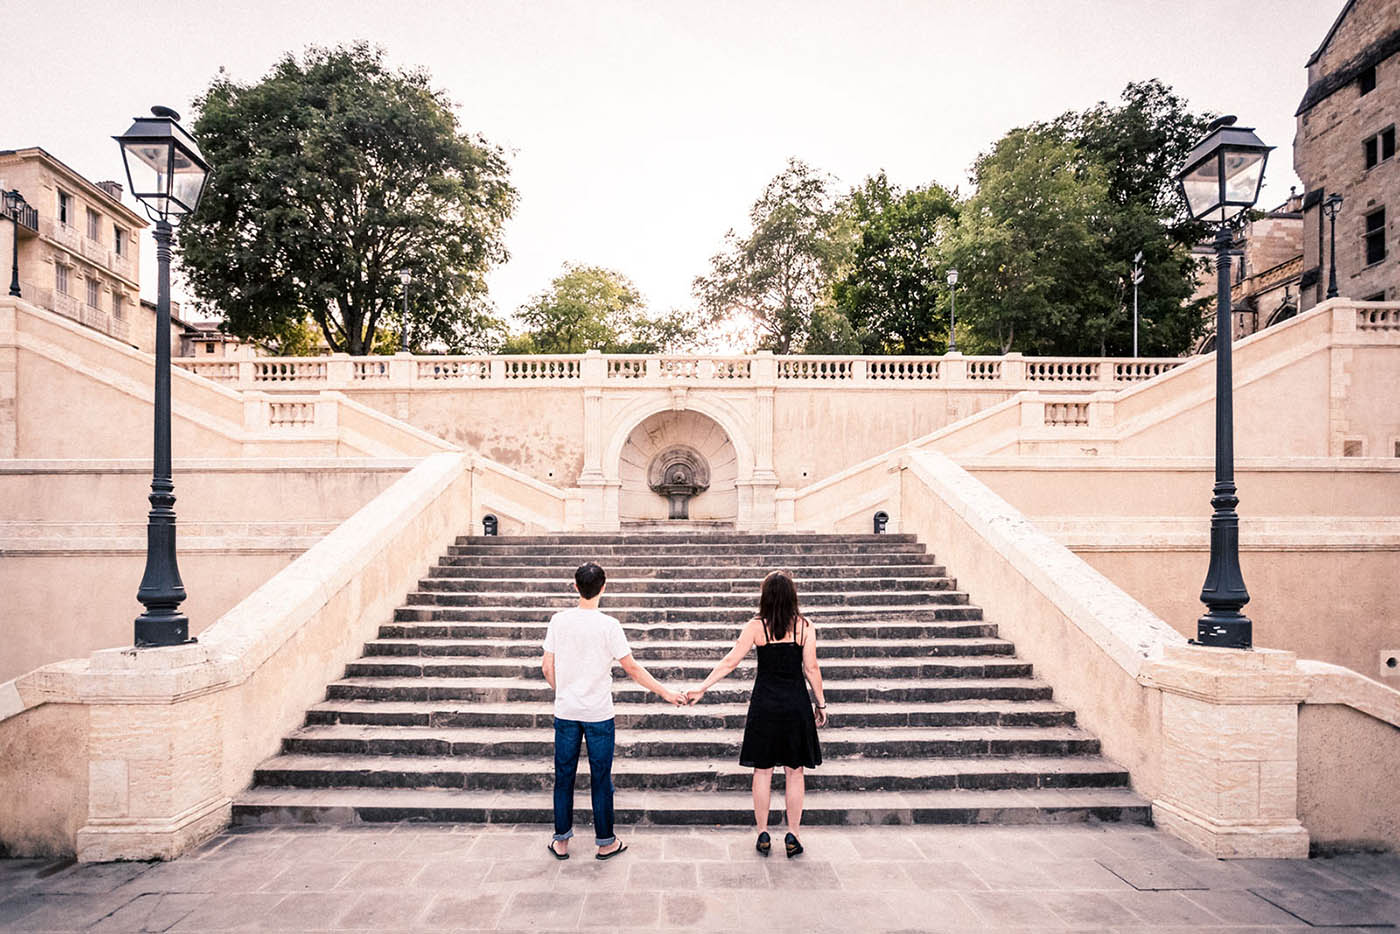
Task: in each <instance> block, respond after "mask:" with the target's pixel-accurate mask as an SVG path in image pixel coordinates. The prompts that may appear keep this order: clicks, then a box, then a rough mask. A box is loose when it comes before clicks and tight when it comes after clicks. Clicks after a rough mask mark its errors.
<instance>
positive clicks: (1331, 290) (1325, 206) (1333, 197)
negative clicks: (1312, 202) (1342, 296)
mask: <svg viewBox="0 0 1400 934" xmlns="http://www.w3.org/2000/svg"><path fill="white" fill-rule="evenodd" d="M1341 209H1342V196H1341V195H1339V194H1337V193H1336V192H1335V191H1334V192H1332V194H1330V195H1328V196H1327V200H1326V201H1324V202H1322V210H1323V211H1325V212H1326V214H1327V219H1328V220H1329V221H1331V223H1332V261H1331V263H1330V264H1329V266H1330V268H1329V269H1328V271H1327V297H1328V298H1336V297H1337V212H1338V211H1340V210H1341Z"/></svg>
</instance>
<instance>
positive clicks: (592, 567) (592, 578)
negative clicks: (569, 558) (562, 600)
mask: <svg viewBox="0 0 1400 934" xmlns="http://www.w3.org/2000/svg"><path fill="white" fill-rule="evenodd" d="M607 579H608V575H607V574H605V573H603V569H602V568H600V567H598V565H596V564H594V563H593V562H592V561H590V562H588V563H587V564H585V565H583V566H582V567H580V568H579V569H578V570H577V571H575V572H574V584H575V585H576V586H577V587H578V595H579V596H580V597H582V598H583V599H585V600H592V599H593V598H594V597H596V596H598V592H599V591H601V590H602V589H603V584H604V583H606V582H607Z"/></svg>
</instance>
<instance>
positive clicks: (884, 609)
mask: <svg viewBox="0 0 1400 934" xmlns="http://www.w3.org/2000/svg"><path fill="white" fill-rule="evenodd" d="M555 609H557V608H554V607H550V608H545V609H540V608H533V609H532V608H530V607H519V606H443V605H441V604H436V603H413V604H406V605H404V606H401V607H399V608H398V609H397V610H396V611H395V613H394V617H395V619H397V620H399V621H401V622H403V621H409V620H420V621H421V620H440V621H455V622H464V623H468V622H491V621H494V620H511V621H519V622H539V620H540V617H541V615H542V614H543V615H545V616H546V618H547V617H548V615H549V614H550V613H552V612H554V610H555ZM607 612H608V615H609V616H612V617H615V618H616V619H617V621H618V622H620V623H624V624H626V623H628V622H675V623H678V622H691V621H695V622H716V621H720V620H723V621H726V622H727V621H731V620H732V621H747V620H748V619H750V618H751V617H752V616H753V608H752V607H718V608H713V609H711V608H706V607H675V608H671V607H658V606H655V605H652V606H648V607H608V611H607ZM802 615H804V616H806V617H807V618H808V619H809V620H811V621H812V622H813V623H816V624H818V625H820V624H821V623H823V622H826V621H828V620H831V621H837V622H845V621H856V620H860V621H865V622H878V621H880V620H885V621H888V622H893V621H895V620H944V619H981V617H982V610H981V608H979V607H975V606H969V605H968V604H966V603H948V604H937V605H933V606H930V605H928V604H916V605H914V606H864V607H845V606H838V607H827V606H818V607H804V608H803V610H802Z"/></svg>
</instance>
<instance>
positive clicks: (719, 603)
mask: <svg viewBox="0 0 1400 934" xmlns="http://www.w3.org/2000/svg"><path fill="white" fill-rule="evenodd" d="M663 600H664V601H665V602H666V603H667V605H668V606H675V607H691V606H710V607H723V608H725V609H730V608H732V607H744V608H746V609H748V610H749V612H750V614H752V613H753V610H754V607H756V606H757V605H758V592H757V591H754V592H753V593H666V594H649V593H624V594H615V593H613V592H612V590H609V591H608V610H607V611H608V613H610V614H611V613H613V612H615V611H616V610H620V609H638V608H640V609H655V608H656V606H657V604H658V603H659V602H661V601H663ZM913 601H917V603H914V602H913ZM408 602H409V605H410V606H470V607H478V608H481V609H495V608H499V609H505V608H509V609H521V608H524V609H528V610H535V611H537V612H540V613H543V614H545V615H546V616H547V615H548V614H550V613H552V612H557V611H558V610H563V609H567V608H569V607H572V606H575V605H577V603H578V595H577V594H566V593H563V592H562V591H561V592H560V593H557V594H541V593H510V592H503V591H501V590H496V589H492V590H464V591H457V590H417V591H414V592H413V593H410V594H409V595H408ZM967 602H968V596H967V594H966V593H964V592H963V591H960V590H952V589H948V590H937V589H933V588H929V589H927V590H923V591H917V590H851V591H846V592H843V593H824V592H818V593H815V594H808V595H806V599H804V600H803V601H802V610H803V612H804V613H806V612H808V611H812V610H816V609H819V608H820V609H827V608H832V607H843V606H846V607H856V606H862V607H870V608H872V609H884V608H885V607H887V606H896V605H897V606H911V605H924V604H930V603H932V604H939V605H943V604H966V603H967Z"/></svg>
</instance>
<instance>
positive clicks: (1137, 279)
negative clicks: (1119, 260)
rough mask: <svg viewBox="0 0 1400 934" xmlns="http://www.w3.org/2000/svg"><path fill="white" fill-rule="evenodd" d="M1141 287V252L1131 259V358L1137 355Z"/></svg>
mask: <svg viewBox="0 0 1400 934" xmlns="http://www.w3.org/2000/svg"><path fill="white" fill-rule="evenodd" d="M1140 285H1142V250H1138V251H1137V254H1136V255H1135V256H1134V257H1133V356H1134V357H1136V356H1137V355H1138V341H1137V339H1138V304H1137V298H1138V286H1140Z"/></svg>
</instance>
